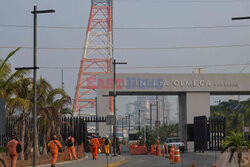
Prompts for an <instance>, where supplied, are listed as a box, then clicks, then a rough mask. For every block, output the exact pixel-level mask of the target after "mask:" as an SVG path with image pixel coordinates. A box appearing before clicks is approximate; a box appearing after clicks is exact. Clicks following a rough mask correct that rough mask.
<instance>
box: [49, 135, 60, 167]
mask: <svg viewBox="0 0 250 167" xmlns="http://www.w3.org/2000/svg"><path fill="white" fill-rule="evenodd" d="M48 148H49V151H50V153H51V155H52V163H51V166H52V167H54V166H55V164H56V160H57V157H58V149H62V145H61V143H60V142H59V141H58V140H55V139H54V140H51V141H50V142H49V144H48Z"/></svg>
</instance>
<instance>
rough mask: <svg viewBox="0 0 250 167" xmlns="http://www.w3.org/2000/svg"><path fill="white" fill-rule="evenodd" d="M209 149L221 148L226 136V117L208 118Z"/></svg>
mask: <svg viewBox="0 0 250 167" xmlns="http://www.w3.org/2000/svg"><path fill="white" fill-rule="evenodd" d="M208 132H209V136H207V137H208V149H209V150H221V145H222V141H223V139H224V138H225V136H226V118H225V117H214V118H209V120H208Z"/></svg>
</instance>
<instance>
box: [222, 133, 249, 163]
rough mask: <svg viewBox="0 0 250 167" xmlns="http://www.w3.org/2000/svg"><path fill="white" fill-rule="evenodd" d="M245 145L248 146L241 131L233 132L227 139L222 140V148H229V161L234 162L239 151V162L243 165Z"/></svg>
mask: <svg viewBox="0 0 250 167" xmlns="http://www.w3.org/2000/svg"><path fill="white" fill-rule="evenodd" d="M243 146H247V142H246V141H245V140H244V139H243V137H242V134H241V133H235V132H232V133H231V135H230V136H227V137H226V139H225V140H224V141H223V142H222V150H223V152H224V151H225V150H227V149H229V152H230V158H229V162H230V163H231V162H232V159H233V156H234V153H237V157H238V164H239V167H241V161H242V150H243Z"/></svg>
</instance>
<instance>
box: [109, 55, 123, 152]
mask: <svg viewBox="0 0 250 167" xmlns="http://www.w3.org/2000/svg"><path fill="white" fill-rule="evenodd" d="M112 64H113V69H114V71H113V109H114V117H115V123H114V125H113V141H114V147H113V149H114V156H116V144H117V143H116V107H115V98H116V96H117V95H116V91H115V86H116V83H115V80H116V68H115V67H116V64H127V62H116V60H115V59H114V60H113V62H112Z"/></svg>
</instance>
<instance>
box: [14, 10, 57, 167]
mask: <svg viewBox="0 0 250 167" xmlns="http://www.w3.org/2000/svg"><path fill="white" fill-rule="evenodd" d="M31 13H32V14H33V16H34V17H33V23H34V25H33V67H20V68H15V69H16V70H33V127H34V131H33V167H35V166H36V152H37V148H36V136H37V129H36V127H37V126H36V125H37V104H36V76H37V69H39V68H38V67H37V14H43V13H55V10H52V9H50V10H37V7H36V6H34V10H33V11H31Z"/></svg>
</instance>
